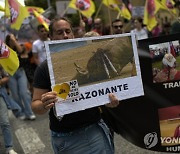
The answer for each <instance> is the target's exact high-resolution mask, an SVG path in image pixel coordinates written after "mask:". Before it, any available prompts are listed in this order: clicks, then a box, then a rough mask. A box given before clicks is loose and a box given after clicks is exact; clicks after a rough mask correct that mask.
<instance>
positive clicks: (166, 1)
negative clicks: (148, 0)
mask: <svg viewBox="0 0 180 154" xmlns="http://www.w3.org/2000/svg"><path fill="white" fill-rule="evenodd" d="M158 1H159V3H160V4H161V5H162V7H161V8H162V9H164V10H167V11H169V12H172V13H173V14H175V15H177V10H176V8H175V7H174V5H175V2H174V1H173V0H158Z"/></svg>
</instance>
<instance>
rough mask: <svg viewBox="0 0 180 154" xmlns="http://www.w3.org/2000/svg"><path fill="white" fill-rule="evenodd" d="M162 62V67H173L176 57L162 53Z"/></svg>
mask: <svg viewBox="0 0 180 154" xmlns="http://www.w3.org/2000/svg"><path fill="white" fill-rule="evenodd" d="M162 64H163V66H164V67H170V68H173V67H175V64H176V59H175V58H174V56H173V55H172V54H171V53H167V54H165V55H164V57H163V59H162Z"/></svg>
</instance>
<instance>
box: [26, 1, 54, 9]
mask: <svg viewBox="0 0 180 154" xmlns="http://www.w3.org/2000/svg"><path fill="white" fill-rule="evenodd" d="M49 1H50V3H51V6H53V7H54V8H55V4H56V0H49ZM25 4H26V6H36V7H41V8H43V9H47V8H48V0H26V1H25Z"/></svg>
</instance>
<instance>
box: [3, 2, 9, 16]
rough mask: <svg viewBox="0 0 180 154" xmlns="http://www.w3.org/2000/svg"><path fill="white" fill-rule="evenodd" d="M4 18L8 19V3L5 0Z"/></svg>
mask: <svg viewBox="0 0 180 154" xmlns="http://www.w3.org/2000/svg"><path fill="white" fill-rule="evenodd" d="M4 15H5V16H6V17H10V10H9V3H8V0H5V14H4Z"/></svg>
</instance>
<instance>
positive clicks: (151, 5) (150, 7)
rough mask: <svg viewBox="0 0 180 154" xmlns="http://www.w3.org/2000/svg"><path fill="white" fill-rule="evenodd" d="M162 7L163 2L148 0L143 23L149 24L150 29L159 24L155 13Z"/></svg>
mask: <svg viewBox="0 0 180 154" xmlns="http://www.w3.org/2000/svg"><path fill="white" fill-rule="evenodd" d="M161 7H162V6H161V4H160V3H159V2H158V1H157V0H146V4H145V8H144V21H143V23H144V24H145V25H146V26H147V29H148V30H149V31H151V30H152V29H153V28H154V27H155V26H156V25H157V20H156V16H155V15H156V13H157V12H158V10H159V9H161Z"/></svg>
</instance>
